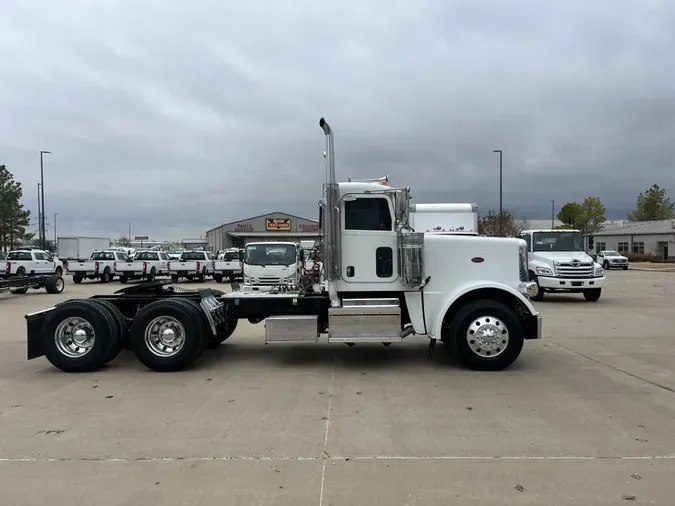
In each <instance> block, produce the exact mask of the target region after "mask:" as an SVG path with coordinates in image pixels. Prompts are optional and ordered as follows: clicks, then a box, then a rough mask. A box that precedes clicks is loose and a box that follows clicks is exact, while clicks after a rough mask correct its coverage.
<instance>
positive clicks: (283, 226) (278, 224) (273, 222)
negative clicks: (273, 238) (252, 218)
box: [265, 218, 291, 232]
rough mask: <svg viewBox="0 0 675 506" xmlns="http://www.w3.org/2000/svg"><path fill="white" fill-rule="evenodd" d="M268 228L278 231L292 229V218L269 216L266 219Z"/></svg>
mask: <svg viewBox="0 0 675 506" xmlns="http://www.w3.org/2000/svg"><path fill="white" fill-rule="evenodd" d="M265 223H266V228H267V230H274V231H276V232H281V231H290V230H291V220H290V218H286V219H283V220H280V219H276V218H267V219H266V220H265Z"/></svg>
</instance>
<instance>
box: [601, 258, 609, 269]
mask: <svg viewBox="0 0 675 506" xmlns="http://www.w3.org/2000/svg"><path fill="white" fill-rule="evenodd" d="M602 268H603V269H605V270H606V271H608V270H609V262H608V261H607V260H605V261H604V262H602Z"/></svg>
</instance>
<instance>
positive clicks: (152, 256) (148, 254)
mask: <svg viewBox="0 0 675 506" xmlns="http://www.w3.org/2000/svg"><path fill="white" fill-rule="evenodd" d="M134 260H157V253H155V252H154V251H142V252H141V253H136V256H135V257H134Z"/></svg>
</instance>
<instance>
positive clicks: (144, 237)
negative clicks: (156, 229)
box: [134, 235, 149, 241]
mask: <svg viewBox="0 0 675 506" xmlns="http://www.w3.org/2000/svg"><path fill="white" fill-rule="evenodd" d="M148 239H149V237H148V236H147V235H137V236H136V237H134V241H147V240H148Z"/></svg>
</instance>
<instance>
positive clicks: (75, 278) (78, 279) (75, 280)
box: [73, 276, 82, 285]
mask: <svg viewBox="0 0 675 506" xmlns="http://www.w3.org/2000/svg"><path fill="white" fill-rule="evenodd" d="M73 283H75V284H76V285H79V284H80V283H82V278H81V277H80V276H73Z"/></svg>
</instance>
